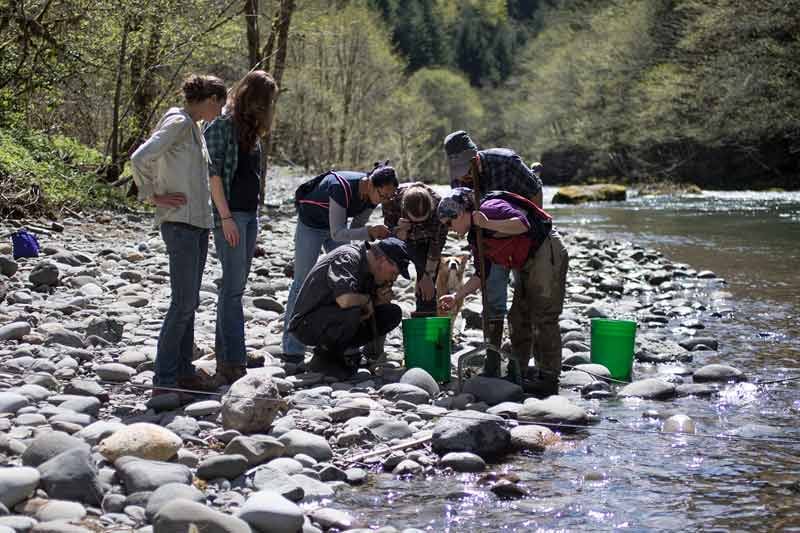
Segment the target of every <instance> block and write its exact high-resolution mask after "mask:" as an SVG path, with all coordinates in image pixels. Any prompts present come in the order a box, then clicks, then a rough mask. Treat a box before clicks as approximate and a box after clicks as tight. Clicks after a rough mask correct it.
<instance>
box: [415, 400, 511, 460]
mask: <svg viewBox="0 0 800 533" xmlns="http://www.w3.org/2000/svg"><path fill="white" fill-rule="evenodd" d="M510 442H511V436H510V434H509V432H508V430H507V429H506V427H505V424H504V421H503V419H502V418H500V417H499V416H494V415H489V414H486V413H481V412H478V411H460V412H458V413H453V414H450V415H447V416H445V417H443V418H441V419H440V420H439V422H438V423H437V424H436V426H435V427H434V430H433V439H432V441H431V444H432V446H433V451H434V452H436V453H437V454H439V455H444V454H447V453H449V452H472V453H474V454H477V455H480V456H481V457H484V458H492V457H495V456H498V455H502V454H503V453H505V452H507V451H508V450H509V447H510Z"/></svg>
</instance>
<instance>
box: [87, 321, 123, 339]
mask: <svg viewBox="0 0 800 533" xmlns="http://www.w3.org/2000/svg"><path fill="white" fill-rule="evenodd" d="M124 326H125V324H124V323H123V322H120V321H118V320H114V319H113V318H93V319H92V320H91V321H90V322H89V325H88V326H87V327H86V335H87V336H89V335H96V336H97V337H100V338H101V339H105V340H107V341H108V342H111V343H118V342H119V341H121V340H122V330H123V328H124Z"/></svg>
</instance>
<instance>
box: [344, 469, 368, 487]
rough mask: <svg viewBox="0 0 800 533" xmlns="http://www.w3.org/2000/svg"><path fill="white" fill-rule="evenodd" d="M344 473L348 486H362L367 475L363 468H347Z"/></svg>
mask: <svg viewBox="0 0 800 533" xmlns="http://www.w3.org/2000/svg"><path fill="white" fill-rule="evenodd" d="M344 473H345V475H347V480H346V481H347V483H349V484H350V485H362V484H364V483H366V481H367V477H368V474H367V471H366V470H364V469H363V468H348V469H347V470H345V472H344Z"/></svg>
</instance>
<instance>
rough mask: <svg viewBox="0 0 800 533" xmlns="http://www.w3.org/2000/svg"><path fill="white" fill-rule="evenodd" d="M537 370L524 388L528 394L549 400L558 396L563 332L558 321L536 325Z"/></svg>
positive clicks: (535, 354)
mask: <svg viewBox="0 0 800 533" xmlns="http://www.w3.org/2000/svg"><path fill="white" fill-rule="evenodd" d="M534 346H535V348H534V359H535V360H536V368H535V369H532V370H534V372H531V373H530V376H529V379H527V380H526V381H527V383H523V386H522V388H523V389H524V390H525V392H526V393H527V394H532V395H534V396H537V397H539V398H547V397H548V396H553V395H555V394H558V380H559V377H560V376H561V330H560V328H559V326H558V321H557V320H547V321H544V322H539V323H537V324H536V339H535V342H534Z"/></svg>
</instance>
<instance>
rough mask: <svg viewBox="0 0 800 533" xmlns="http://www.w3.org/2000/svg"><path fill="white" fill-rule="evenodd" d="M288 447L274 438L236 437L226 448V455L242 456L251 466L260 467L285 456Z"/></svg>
mask: <svg viewBox="0 0 800 533" xmlns="http://www.w3.org/2000/svg"><path fill="white" fill-rule="evenodd" d="M285 449H286V447H285V446H284V445H283V444H282V443H281V442H280V441H279V440H278V439H275V438H273V437H268V436H266V435H257V436H252V437H245V436H240V437H235V438H234V439H233V440H232V441H230V442H229V443H228V445H227V446H226V447H225V454H226V455H236V454H238V455H242V456H244V457H245V458H246V459H247V463H248V464H249V465H250V466H256V465H260V464H262V463H264V462H266V461H269V460H271V459H275V458H276V457H281V456H282V455H283V454H284V451H285Z"/></svg>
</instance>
